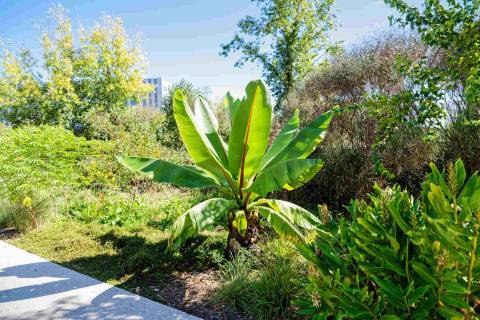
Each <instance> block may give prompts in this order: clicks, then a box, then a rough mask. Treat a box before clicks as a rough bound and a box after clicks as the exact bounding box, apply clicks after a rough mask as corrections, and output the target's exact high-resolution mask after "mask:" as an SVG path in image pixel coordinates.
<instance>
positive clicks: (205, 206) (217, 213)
mask: <svg viewBox="0 0 480 320" xmlns="http://www.w3.org/2000/svg"><path fill="white" fill-rule="evenodd" d="M235 206H236V201H233V200H227V199H223V198H213V199H210V200H207V201H204V202H202V203H200V204H197V205H196V206H194V207H192V208H190V209H189V210H188V211H187V212H185V213H184V214H182V215H181V216H180V217H179V218H178V219H177V220H176V221H175V223H174V224H173V226H172V233H171V235H170V238H169V240H168V246H169V248H170V249H172V250H176V249H178V247H179V246H180V245H181V244H182V243H184V242H185V241H186V240H187V239H188V238H191V237H193V236H195V235H197V234H198V233H200V232H202V231H203V230H205V228H207V227H209V226H211V225H215V224H226V217H227V213H228V211H229V210H231V209H233V208H235Z"/></svg>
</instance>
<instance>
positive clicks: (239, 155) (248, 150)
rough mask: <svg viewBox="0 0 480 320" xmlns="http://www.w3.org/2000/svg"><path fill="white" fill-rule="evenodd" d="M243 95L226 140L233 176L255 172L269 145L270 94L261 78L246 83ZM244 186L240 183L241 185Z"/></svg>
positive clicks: (247, 177) (238, 176)
mask: <svg viewBox="0 0 480 320" xmlns="http://www.w3.org/2000/svg"><path fill="white" fill-rule="evenodd" d="M245 91H246V97H245V98H244V99H243V100H242V102H241V103H240V105H239V107H238V109H237V111H236V112H235V113H234V117H233V125H232V132H231V134H230V139H229V141H228V163H229V167H230V172H231V173H232V176H233V177H234V178H235V179H237V178H238V179H239V180H241V179H242V173H243V179H244V182H247V181H248V180H249V178H250V177H251V176H252V175H254V174H255V173H256V172H257V170H258V168H259V166H260V161H261V160H262V157H263V155H264V153H265V150H266V148H267V145H268V137H269V134H270V125H271V122H272V104H271V102H270V94H269V92H268V90H267V88H266V87H265V84H264V83H263V82H262V81H261V80H257V81H252V82H250V83H249V84H248V85H247V88H246V89H245ZM241 187H243V186H241Z"/></svg>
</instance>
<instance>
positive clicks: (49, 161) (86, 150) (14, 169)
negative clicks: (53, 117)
mask: <svg viewBox="0 0 480 320" xmlns="http://www.w3.org/2000/svg"><path fill="white" fill-rule="evenodd" d="M94 148H95V147H94V145H93V144H91V143H89V142H87V141H86V140H85V139H84V138H77V137H75V136H74V135H73V133H72V132H70V131H68V130H65V129H63V128H61V127H49V126H41V127H30V126H27V127H23V128H18V129H12V128H8V129H5V130H3V131H2V133H1V135H0V180H1V181H2V183H1V184H0V194H1V195H2V196H6V195H14V196H15V195H26V194H28V193H29V192H31V191H32V190H45V189H52V190H54V189H57V188H59V187H71V188H75V187H78V186H80V185H81V184H82V179H83V176H82V172H81V170H79V168H78V163H79V162H80V161H81V160H82V159H84V158H85V156H86V155H87V154H91V153H92V152H93V151H94ZM52 192H53V191H52Z"/></svg>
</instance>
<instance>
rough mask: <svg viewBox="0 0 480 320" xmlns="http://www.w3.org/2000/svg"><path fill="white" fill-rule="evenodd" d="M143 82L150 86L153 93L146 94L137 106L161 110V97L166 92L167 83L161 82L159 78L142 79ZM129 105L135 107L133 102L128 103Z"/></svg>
mask: <svg viewBox="0 0 480 320" xmlns="http://www.w3.org/2000/svg"><path fill="white" fill-rule="evenodd" d="M143 82H145V83H148V84H151V85H152V86H153V91H152V92H150V93H149V94H148V96H146V97H145V98H144V99H143V100H142V101H140V103H138V105H140V106H143V107H150V108H162V106H163V100H162V99H163V95H164V94H165V92H166V88H167V86H168V85H167V82H166V81H163V80H162V78H161V77H158V78H147V79H143ZM130 105H131V106H133V105H137V103H135V102H134V101H130Z"/></svg>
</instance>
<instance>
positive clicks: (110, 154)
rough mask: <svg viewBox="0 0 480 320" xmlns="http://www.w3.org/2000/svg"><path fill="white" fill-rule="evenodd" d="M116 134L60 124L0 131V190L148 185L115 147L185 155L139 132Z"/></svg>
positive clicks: (20, 192) (12, 194) (14, 193)
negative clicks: (88, 134)
mask: <svg viewBox="0 0 480 320" xmlns="http://www.w3.org/2000/svg"><path fill="white" fill-rule="evenodd" d="M127 136H128V138H125V139H124V138H123V137H116V138H118V140H109V141H102V140H86V139H85V138H83V137H76V136H75V135H74V134H73V133H72V132H71V131H68V130H66V129H64V128H62V127H52V126H39V127H33V126H25V127H21V128H5V129H2V131H0V182H1V184H0V195H1V196H3V197H8V198H20V197H22V196H25V195H27V194H29V193H31V192H33V191H35V190H50V192H51V193H52V194H57V193H62V194H63V193H65V192H68V190H72V189H73V190H78V189H80V188H89V189H93V190H105V189H129V188H130V187H138V188H136V189H141V190H140V191H143V190H145V189H148V188H150V187H151V186H152V185H153V184H151V183H150V182H149V181H148V180H147V179H145V178H138V177H133V175H132V174H131V173H130V172H129V171H128V170H125V169H124V168H123V167H122V166H120V165H119V164H118V163H117V161H115V155H116V154H119V153H129V154H130V153H139V154H141V155H144V156H149V155H150V156H160V155H162V156H163V157H165V158H167V159H169V160H171V161H173V162H177V163H178V162H179V163H185V161H186V160H185V157H184V156H183V155H182V153H181V152H179V151H173V150H168V149H166V148H164V147H161V146H160V145H159V144H156V145H155V143H153V142H152V138H148V137H143V135H142V134H140V133H138V132H137V133H135V134H133V133H132V134H129V135H127Z"/></svg>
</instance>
